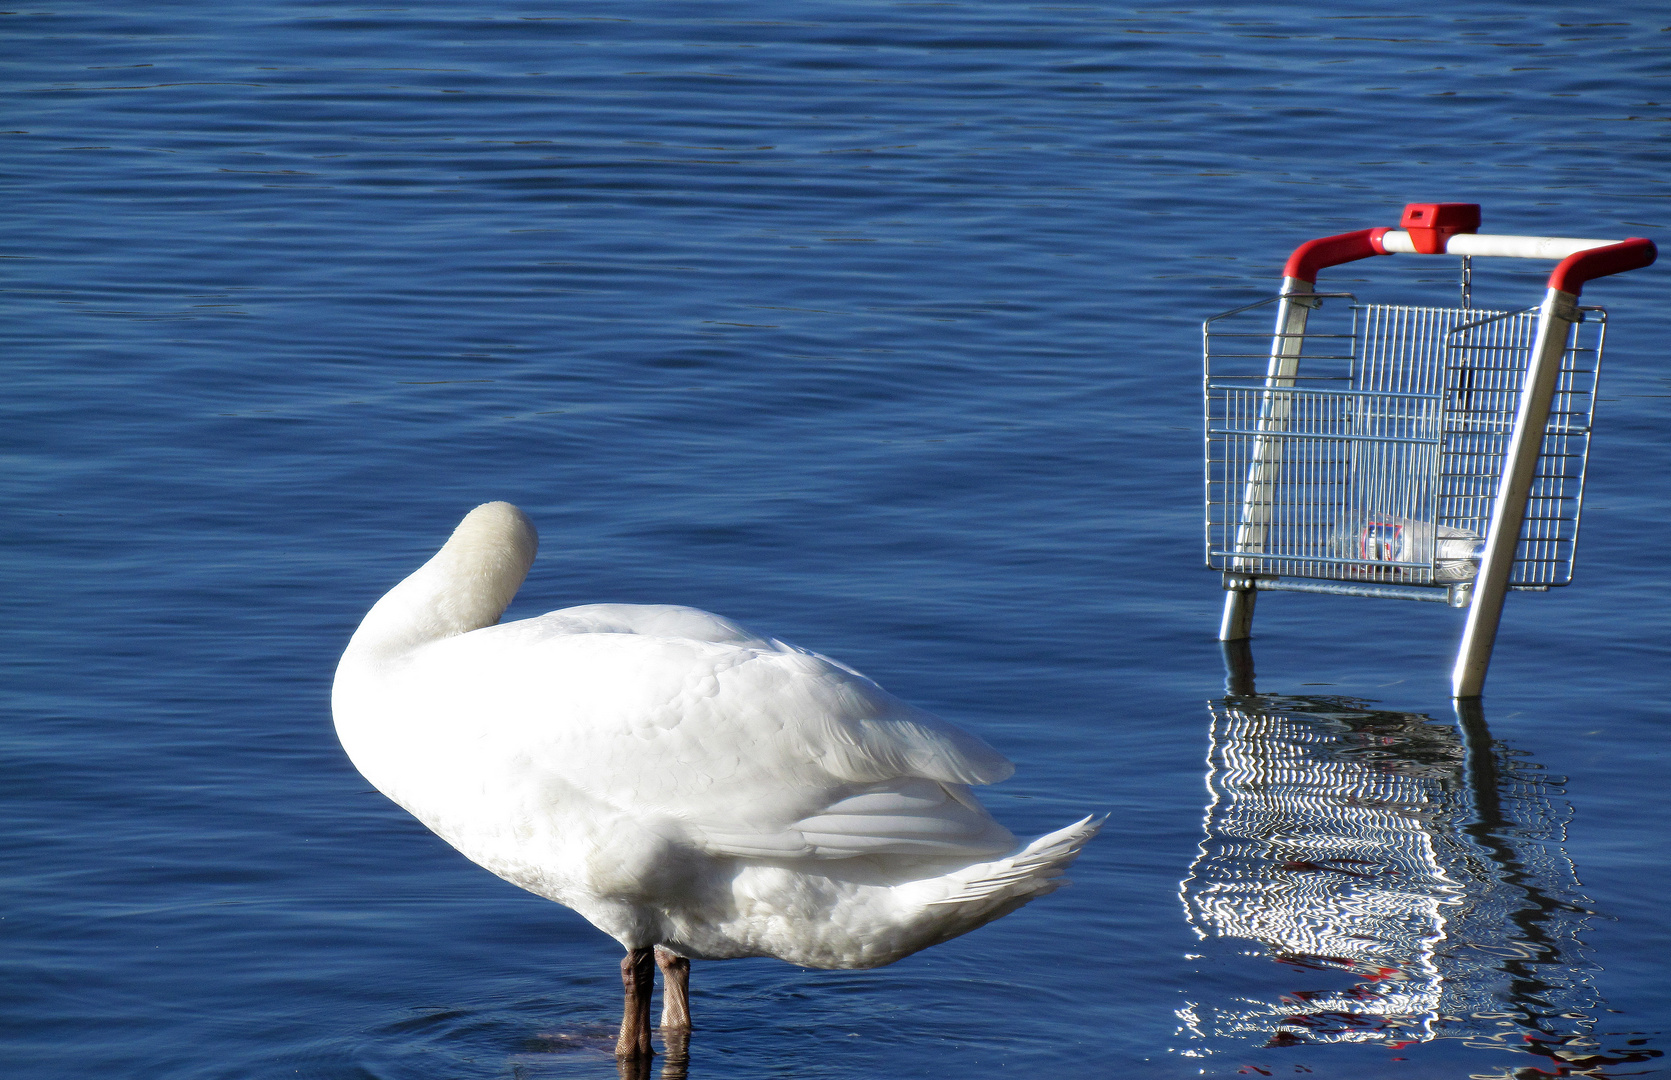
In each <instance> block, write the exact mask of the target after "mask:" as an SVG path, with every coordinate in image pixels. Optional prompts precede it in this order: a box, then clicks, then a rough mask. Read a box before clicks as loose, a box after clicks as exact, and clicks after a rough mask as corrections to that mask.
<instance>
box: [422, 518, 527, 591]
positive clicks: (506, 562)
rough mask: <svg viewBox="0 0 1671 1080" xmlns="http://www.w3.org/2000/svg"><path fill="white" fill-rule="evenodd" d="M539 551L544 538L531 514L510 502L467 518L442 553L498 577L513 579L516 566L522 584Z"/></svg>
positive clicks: (460, 524)
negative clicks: (541, 537)
mask: <svg viewBox="0 0 1671 1080" xmlns="http://www.w3.org/2000/svg"><path fill="white" fill-rule="evenodd" d="M539 549H540V535H539V533H537V532H535V531H534V523H533V522H531V521H529V520H528V515H527V514H524V513H523V512H522V511H521V510H518V509H517V508H516V507H514V506H512V505H511V504H510V503H508V502H490V503H482V504H481V505H480V506H478V507H476V508H475V509H474V510H472V511H470V512H469V513H468V514H466V515H464V520H463V521H461V522H459V523H458V528H456V529H454V530H453V535H452V536H451V537H450V538H448V540H447V542H446V544H445V545H443V546H442V548H441V552H440V553H441V554H443V555H448V556H450V557H451V558H452V559H454V560H458V561H459V562H462V563H464V564H466V565H470V566H473V567H480V568H481V569H482V570H483V571H485V572H486V573H488V574H489V575H490V576H494V577H511V576H513V575H512V574H511V573H510V571H511V569H512V568H513V567H514V568H515V573H514V576H515V578H516V583H517V584H518V585H520V584H522V578H523V576H524V575H526V574H527V573H528V568H529V567H530V566H532V565H534V555H535V553H536V552H538V551H539ZM513 591H514V590H513ZM505 602H506V603H507V604H508V603H510V598H509V597H507V598H506V600H505Z"/></svg>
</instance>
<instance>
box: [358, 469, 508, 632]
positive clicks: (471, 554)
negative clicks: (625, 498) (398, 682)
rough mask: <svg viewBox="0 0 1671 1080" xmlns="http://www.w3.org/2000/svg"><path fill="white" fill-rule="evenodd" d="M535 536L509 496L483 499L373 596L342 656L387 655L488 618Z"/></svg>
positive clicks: (500, 605) (500, 607) (501, 605)
mask: <svg viewBox="0 0 1671 1080" xmlns="http://www.w3.org/2000/svg"><path fill="white" fill-rule="evenodd" d="M538 548H539V536H538V535H537V534H536V533H535V532H534V526H533V525H532V524H531V523H530V522H529V521H528V519H527V518H526V517H525V516H523V513H522V511H520V510H518V509H517V508H516V507H514V506H512V505H511V504H510V503H502V502H500V503H486V504H485V505H482V506H478V507H476V509H474V510H472V511H471V512H470V513H469V515H468V516H466V517H465V519H464V520H463V521H461V522H459V525H458V528H457V529H454V530H453V535H452V537H451V538H450V539H449V540H448V541H447V542H446V544H444V545H443V546H442V548H441V550H440V551H438V552H436V553H435V557H434V558H432V559H430V560H429V561H428V562H426V563H424V564H423V565H422V566H420V567H419V568H418V569H417V570H416V571H414V572H413V573H412V575H411V576H410V577H408V578H407V579H406V580H405V581H402V582H401V583H400V584H399V585H396V586H395V587H394V588H393V589H390V590H389V592H388V593H387V594H386V595H385V596H384V597H383V599H381V600H379V601H377V604H376V605H375V606H374V607H373V608H372V609H371V611H370V612H368V613H367V614H366V617H365V619H364V620H363V621H362V622H361V623H360V628H359V629H358V630H356V631H355V632H354V637H353V638H352V639H351V640H350V641H349V643H348V650H347V652H345V653H344V654H343V660H344V662H345V663H346V662H348V661H350V660H353V661H356V662H360V663H373V664H378V663H387V662H390V661H393V660H397V659H399V658H400V657H401V656H403V655H405V654H407V653H410V652H411V651H412V650H414V649H416V648H418V647H420V646H422V645H426V644H428V643H430V642H432V641H440V640H441V639H443V638H450V637H457V636H458V635H459V634H467V633H469V632H470V631H472V630H479V629H481V628H482V627H484V626H492V625H493V624H495V623H497V622H498V621H499V616H501V615H503V614H504V613H505V609H506V608H507V607H509V606H510V603H511V598H512V597H514V596H515V595H516V590H517V589H519V588H521V586H522V579H523V578H525V577H527V576H528V568H529V567H530V566H532V565H533V563H534V553H535V552H536V551H537V550H538Z"/></svg>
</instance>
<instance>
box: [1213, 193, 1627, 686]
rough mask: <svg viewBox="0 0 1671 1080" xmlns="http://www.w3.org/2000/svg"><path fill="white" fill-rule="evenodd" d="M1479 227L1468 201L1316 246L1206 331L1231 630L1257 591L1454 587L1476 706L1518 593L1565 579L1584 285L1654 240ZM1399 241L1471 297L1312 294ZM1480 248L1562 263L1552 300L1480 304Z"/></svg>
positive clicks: (1582, 389)
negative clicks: (1270, 286)
mask: <svg viewBox="0 0 1671 1080" xmlns="http://www.w3.org/2000/svg"><path fill="white" fill-rule="evenodd" d="M1479 223H1480V208H1479V207H1478V206H1476V205H1474V204H1472V203H1411V204H1409V205H1408V206H1406V207H1405V208H1404V215H1403V218H1402V219H1401V220H1400V222H1399V225H1400V228H1399V229H1390V228H1379V229H1360V230H1358V231H1357V232H1351V233H1341V234H1339V235H1337V236H1325V237H1320V238H1318V239H1316V240H1311V241H1308V242H1306V243H1304V244H1301V245H1300V246H1299V247H1298V248H1296V249H1295V250H1294V253H1293V255H1291V256H1290V257H1289V259H1288V263H1287V265H1286V266H1284V268H1283V276H1282V291H1281V292H1280V293H1279V294H1278V295H1277V296H1274V297H1272V298H1270V299H1268V300H1263V301H1260V302H1258V303H1254V304H1248V305H1245V306H1243V307H1239V308H1236V309H1234V310H1232V311H1227V312H1224V313H1223V314H1221V315H1215V316H1213V317H1212V318H1210V319H1208V320H1207V321H1206V322H1205V323H1204V324H1202V339H1203V353H1204V356H1205V365H1204V371H1205V380H1204V395H1203V396H1204V400H1205V403H1206V404H1205V416H1206V425H1205V426H1206V455H1205V460H1206V489H1207V491H1206V495H1207V507H1206V509H1207V513H1206V534H1207V535H1206V557H1207V565H1208V567H1209V568H1211V569H1214V570H1218V571H1220V572H1221V573H1222V574H1223V576H1224V588H1225V590H1226V593H1227V595H1226V597H1225V605H1224V616H1223V620H1222V622H1221V623H1220V626H1219V638H1220V640H1222V641H1242V640H1245V639H1246V638H1247V637H1248V636H1249V635H1250V633H1251V627H1252V620H1253V601H1254V598H1255V597H1256V596H1257V595H1258V593H1259V592H1261V591H1270V590H1276V591H1290V592H1323V593H1340V594H1346V595H1350V596H1379V597H1392V598H1399V599H1407V600H1439V601H1443V602H1448V603H1450V604H1451V605H1452V606H1454V607H1460V608H1466V609H1467V610H1468V618H1467V624H1466V626H1465V627H1464V629H1463V633H1462V642H1461V645H1460V646H1459V648H1458V650H1457V659H1456V664H1455V666H1454V667H1453V669H1452V671H1451V686H1452V690H1453V692H1454V693H1455V695H1456V696H1457V697H1459V698H1464V697H1477V696H1478V695H1479V693H1480V689H1481V687H1482V686H1483V684H1484V680H1485V672H1486V668H1487V666H1488V665H1489V664H1490V659H1491V650H1492V647H1493V645H1494V644H1495V641H1496V635H1497V625H1498V620H1499V619H1500V617H1501V615H1502V605H1503V596H1504V594H1505V593H1506V592H1507V591H1508V590H1511V589H1520V590H1537V591H1542V590H1547V589H1549V588H1550V587H1551V586H1555V585H1565V584H1567V583H1568V582H1569V581H1571V580H1572V565H1573V549H1574V547H1575V546H1576V545H1577V542H1578V524H1579V519H1580V518H1581V516H1582V511H1583V504H1584V474H1585V466H1586V463H1587V461H1588V458H1589V449H1590V429H1591V419H1592V417H1593V415H1594V410H1595V386H1596V373H1597V371H1598V370H1599V367H1600V363H1601V353H1602V344H1603V339H1604V337H1605V336H1606V329H1607V316H1606V313H1605V312H1604V311H1603V310H1602V309H1601V308H1597V307H1581V306H1579V303H1578V297H1579V293H1580V292H1581V291H1582V290H1583V288H1584V285H1585V284H1586V283H1587V282H1589V281H1592V280H1594V279H1596V278H1601V277H1606V276H1608V275H1611V274H1619V273H1624V272H1625V271H1629V270H1636V269H1640V268H1641V267H1644V266H1648V265H1651V264H1652V263H1653V262H1654V260H1655V258H1656V257H1657V251H1656V249H1655V247H1654V244H1653V242H1652V241H1651V240H1647V239H1645V238H1643V237H1631V238H1629V239H1625V240H1585V239H1577V238H1573V237H1554V236H1496V235H1484V234H1480V233H1478V232H1477V229H1478V227H1479ZM1394 254H1412V255H1452V256H1456V257H1458V258H1460V259H1461V269H1462V303H1461V305H1460V306H1459V307H1414V306H1401V305H1395V304H1365V303H1360V302H1359V301H1358V299H1357V298H1356V297H1355V296H1353V295H1352V294H1350V293H1323V292H1318V291H1317V289H1316V281H1317V275H1318V272H1319V271H1320V270H1323V269H1325V268H1327V267H1330V266H1338V265H1340V264H1342V263H1349V262H1355V261H1357V260H1359V259H1366V258H1370V257H1372V256H1376V255H1394ZM1479 257H1487V258H1511V259H1549V260H1554V261H1555V262H1556V266H1555V269H1554V271H1553V272H1552V273H1551V274H1550V275H1549V282H1548V286H1547V288H1546V289H1545V291H1544V296H1543V302H1542V303H1541V304H1539V305H1538V306H1537V307H1533V308H1526V309H1523V310H1515V311H1497V310H1481V309H1476V308H1474V307H1473V306H1472V302H1471V295H1470V281H1471V268H1472V262H1471V260H1472V259H1474V258H1479ZM1273 315H1274V323H1275V326H1274V328H1273V329H1267V327H1270V326H1271V321H1270V320H1271V317H1272V316H1273ZM1267 343H1268V344H1267Z"/></svg>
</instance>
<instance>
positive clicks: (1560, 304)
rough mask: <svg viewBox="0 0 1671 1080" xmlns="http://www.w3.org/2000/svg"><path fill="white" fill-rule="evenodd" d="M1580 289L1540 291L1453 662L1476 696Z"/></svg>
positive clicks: (1461, 682) (1459, 687) (1461, 692)
mask: <svg viewBox="0 0 1671 1080" xmlns="http://www.w3.org/2000/svg"><path fill="white" fill-rule="evenodd" d="M1577 299H1578V298H1577V297H1576V296H1574V295H1573V294H1572V293H1567V292H1562V291H1560V290H1559V289H1550V290H1548V292H1547V293H1546V294H1545V296H1544V298H1543V306H1542V308H1541V309H1540V313H1539V318H1538V331H1537V338H1536V339H1535V341H1534V342H1533V345H1532V355H1531V358H1530V360H1529V362H1528V365H1527V370H1526V378H1525V381H1524V382H1523V383H1522V384H1521V392H1520V407H1519V410H1518V411H1517V413H1516V415H1515V418H1514V434H1513V435H1512V436H1511V437H1510V439H1509V445H1508V450H1507V452H1506V454H1505V457H1504V463H1503V464H1504V467H1503V472H1502V478H1501V480H1500V481H1499V482H1498V485H1497V497H1496V499H1495V500H1494V502H1493V504H1492V508H1491V524H1490V525H1489V527H1488V528H1487V530H1486V536H1485V545H1484V548H1483V550H1482V552H1481V555H1480V568H1479V573H1478V575H1477V576H1476V577H1475V583H1474V601H1473V603H1472V604H1470V605H1469V607H1468V622H1467V625H1465V626H1464V627H1463V630H1462V641H1461V643H1460V645H1459V646H1458V648H1457V651H1456V664H1455V665H1454V666H1453V667H1452V668H1451V694H1452V696H1454V697H1459V698H1471V697H1478V696H1479V694H1480V690H1481V689H1483V688H1484V686H1485V674H1486V670H1487V668H1489V667H1490V665H1491V649H1492V647H1493V646H1494V645H1496V643H1497V624H1498V622H1499V621H1500V620H1501V619H1502V615H1503V597H1504V595H1505V594H1506V592H1507V591H1508V583H1509V576H1510V574H1511V573H1512V572H1513V570H1514V557H1515V552H1516V550H1517V549H1518V547H1519V545H1520V530H1521V527H1522V525H1523V524H1524V521H1525V517H1526V503H1527V498H1528V496H1529V495H1530V494H1531V492H1532V480H1533V475H1534V474H1535V473H1536V471H1537V464H1538V455H1539V453H1540V452H1541V451H1542V449H1543V441H1544V434H1545V431H1546V429H1547V428H1548V425H1549V407H1550V403H1551V402H1552V401H1553V399H1554V396H1555V389H1556V383H1557V381H1558V380H1559V377H1560V373H1561V360H1562V358H1563V357H1564V356H1565V355H1566V349H1567V339H1568V338H1569V337H1570V336H1571V334H1572V327H1573V324H1574V323H1576V322H1577V321H1578V318H1579V314H1578V307H1577Z"/></svg>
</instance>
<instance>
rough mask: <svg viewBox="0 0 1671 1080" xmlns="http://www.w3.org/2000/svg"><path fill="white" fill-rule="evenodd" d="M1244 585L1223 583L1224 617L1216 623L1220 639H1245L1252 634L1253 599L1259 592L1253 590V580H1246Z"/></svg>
mask: <svg viewBox="0 0 1671 1080" xmlns="http://www.w3.org/2000/svg"><path fill="white" fill-rule="evenodd" d="M1244 581H1245V579H1244ZM1246 586H1247V587H1246V588H1238V587H1236V586H1234V585H1230V584H1228V583H1226V585H1225V589H1224V617H1223V618H1222V619H1220V620H1219V624H1218V639H1219V640H1220V641H1246V640H1247V639H1248V638H1250V637H1252V636H1253V601H1254V599H1255V598H1256V597H1257V596H1258V595H1259V594H1258V593H1257V592H1255V591H1254V589H1253V582H1251V581H1246Z"/></svg>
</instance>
